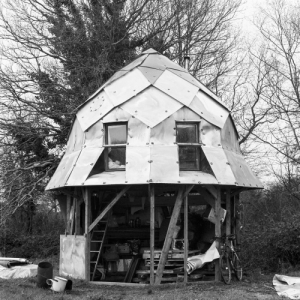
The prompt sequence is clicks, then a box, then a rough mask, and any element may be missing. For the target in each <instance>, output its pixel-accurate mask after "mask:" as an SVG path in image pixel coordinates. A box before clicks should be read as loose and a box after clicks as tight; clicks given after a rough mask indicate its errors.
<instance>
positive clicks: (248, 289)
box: [0, 275, 280, 300]
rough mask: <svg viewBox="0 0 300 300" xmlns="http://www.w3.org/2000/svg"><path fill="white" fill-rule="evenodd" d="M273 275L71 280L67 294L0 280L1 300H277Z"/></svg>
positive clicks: (28, 283)
mask: <svg viewBox="0 0 300 300" xmlns="http://www.w3.org/2000/svg"><path fill="white" fill-rule="evenodd" d="M272 278H273V275H259V276H256V278H255V279H253V278H252V277H246V278H245V279H244V280H243V281H242V282H236V281H234V282H232V284H230V285H225V284H223V283H210V284H209V283H199V284H195V283H193V284H188V285H186V286H185V285H184V284H183V283H178V284H171V285H162V286H159V287H152V288H150V287H146V288H145V287H118V286H99V285H93V284H88V283H86V282H84V281H74V282H73V289H72V291H71V293H70V294H58V293H53V292H52V291H51V290H43V289H40V288H37V287H36V283H35V279H33V278H30V279H15V280H0V299H1V300H8V299H9V300H48V299H64V300H69V299H75V300H77V299H78V300H79V299H80V300H129V299H132V300H143V299H145V300H150V299H151V300H152V299H155V300H156V299H157V300H158V299H164V300H196V299H197V300H204V299H209V300H217V299H219V300H221V299H228V300H229V299H230V300H240V299H259V300H271V299H280V297H279V296H277V294H276V292H275V291H274V289H273V287H272Z"/></svg>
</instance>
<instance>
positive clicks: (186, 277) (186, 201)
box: [184, 195, 189, 283]
mask: <svg viewBox="0 0 300 300" xmlns="http://www.w3.org/2000/svg"><path fill="white" fill-rule="evenodd" d="M188 200H189V198H188V195H187V196H186V197H185V198H184V282H185V283H187V282H188V273H187V259H188V252H189V239H188Z"/></svg>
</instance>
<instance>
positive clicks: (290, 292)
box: [273, 274, 300, 299]
mask: <svg viewBox="0 0 300 300" xmlns="http://www.w3.org/2000/svg"><path fill="white" fill-rule="evenodd" d="M273 285H274V288H275V290H276V292H277V294H278V296H280V297H287V298H289V299H300V277H291V276H286V275H278V274H275V276H274V278H273Z"/></svg>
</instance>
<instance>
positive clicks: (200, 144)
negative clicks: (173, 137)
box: [177, 143, 203, 147]
mask: <svg viewBox="0 0 300 300" xmlns="http://www.w3.org/2000/svg"><path fill="white" fill-rule="evenodd" d="M177 145H178V146H198V147H200V146H202V145H203V144H202V143H177Z"/></svg>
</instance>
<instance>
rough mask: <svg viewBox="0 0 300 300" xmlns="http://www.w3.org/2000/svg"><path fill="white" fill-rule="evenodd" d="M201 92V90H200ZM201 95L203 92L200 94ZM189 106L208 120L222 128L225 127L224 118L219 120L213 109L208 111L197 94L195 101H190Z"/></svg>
mask: <svg viewBox="0 0 300 300" xmlns="http://www.w3.org/2000/svg"><path fill="white" fill-rule="evenodd" d="M199 93H200V92H199ZM199 96H200V97H201V94H199ZM189 108H190V109H192V110H193V111H194V112H195V113H197V114H198V115H199V116H201V117H202V118H203V119H205V120H206V121H208V122H210V123H212V124H214V125H216V126H218V127H220V128H222V127H223V120H221V121H220V120H219V118H215V116H214V113H213V112H212V111H208V110H207V109H206V107H205V106H204V104H203V103H202V102H201V100H200V99H199V97H198V93H197V95H196V96H195V97H194V99H193V101H192V102H191V103H190V105H189Z"/></svg>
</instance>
